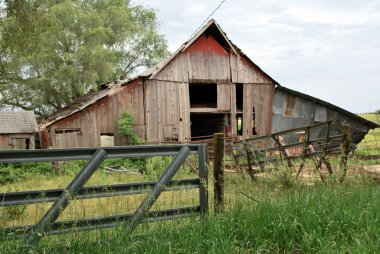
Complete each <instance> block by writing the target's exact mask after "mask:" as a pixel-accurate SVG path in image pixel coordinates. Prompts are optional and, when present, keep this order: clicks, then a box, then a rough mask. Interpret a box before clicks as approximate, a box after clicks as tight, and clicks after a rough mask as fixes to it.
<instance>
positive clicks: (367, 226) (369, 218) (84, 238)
mask: <svg viewBox="0 0 380 254" xmlns="http://www.w3.org/2000/svg"><path fill="white" fill-rule="evenodd" d="M283 174H284V173H283V172H282V173H281V172H278V173H273V174H271V175H267V176H265V177H261V178H259V179H258V180H257V181H256V182H251V181H250V180H249V178H248V177H245V178H243V177H242V175H241V174H236V173H231V174H226V185H225V187H226V211H225V212H224V213H222V214H218V215H216V214H214V213H213V211H212V209H211V210H210V213H209V215H208V216H207V217H206V218H205V219H204V220H201V219H200V218H198V217H196V218H192V219H180V220H175V221H167V222H159V223H151V224H144V225H140V226H139V227H138V229H137V231H136V232H135V233H134V234H133V235H132V236H130V235H128V234H127V233H126V230H125V227H124V226H123V225H120V226H119V227H117V228H114V229H108V230H97V231H91V232H78V233H71V234H66V235H57V236H46V237H43V238H42V240H41V241H40V242H39V243H38V244H37V245H36V246H34V247H32V249H30V250H29V253H376V252H377V251H378V250H379V249H380V240H379V239H380V188H379V186H378V185H375V184H374V183H373V182H372V181H370V180H368V179H366V178H363V177H362V176H352V177H351V178H350V179H348V182H347V184H344V185H337V184H334V183H330V184H327V185H325V184H321V183H320V181H318V179H317V178H316V179H315V182H314V184H312V185H310V183H308V184H306V182H303V181H299V180H298V179H296V178H294V177H293V176H291V175H288V176H287V177H288V179H286V181H285V180H284V177H283ZM187 176H189V174H188V172H187V171H185V172H181V173H180V174H179V175H178V176H177V177H187ZM190 176H191V175H190ZM192 176H193V177H194V176H196V175H195V174H193V175H192ZM69 179H70V177H69V176H66V175H63V176H54V177H52V176H51V177H50V180H49V181H47V180H48V179H47V178H43V177H42V176H36V177H31V179H26V180H24V181H20V182H17V181H16V182H14V183H12V184H10V185H9V186H8V187H10V186H11V188H12V189H17V188H18V189H24V188H23V187H27V188H29V187H30V186H32V185H36V186H37V185H38V186H39V188H42V189H43V188H45V187H52V186H54V185H53V183H54V182H55V183H58V184H60V185H61V186H64V185H65V184H66V183H67V182H68V181H69ZM126 179H128V180H126ZM144 179H146V176H140V179H139V176H136V175H134V176H130V175H129V174H112V175H109V174H106V173H104V172H98V173H97V174H96V175H95V176H94V179H92V183H93V184H98V183H99V182H107V183H111V182H123V181H140V180H144ZM211 181H212V180H211ZM1 189H2V190H1V191H3V190H4V189H5V187H2V188H1ZM209 191H210V198H211V199H210V204H212V197H213V193H212V186H211V185H210V186H209ZM142 198H143V195H140V196H138V197H134V198H126V199H124V198H116V199H115V198H111V199H98V200H87V201H78V202H74V204H72V205H70V206H69V207H68V209H67V210H66V211H65V212H64V216H63V218H64V219H77V218H83V217H96V216H99V215H111V214H118V213H121V212H126V211H127V210H129V211H132V210H133V209H134V208H135V207H136V206H137V205H138V204H139V202H140V201H141V200H142ZM252 198H254V199H255V200H257V201H258V202H257V201H254V200H253V199H252ZM197 202H198V193H197V191H188V190H187V191H186V190H185V191H181V192H173V193H166V194H165V195H162V196H161V197H160V199H159V200H158V203H157V205H156V207H154V208H153V209H156V208H159V207H160V206H162V207H178V206H182V205H191V204H197ZM46 208H47V207H45V206H44V205H39V206H38V205H36V206H30V207H29V208H28V209H27V210H26V211H25V212H24V213H23V214H21V215H20V216H16V218H14V219H13V220H11V219H10V218H9V215H10V214H12V211H9V210H7V209H4V208H2V209H1V210H0V216H1V222H2V224H1V225H2V227H5V226H10V225H19V224H28V223H32V222H35V221H36V220H37V219H38V218H39V217H40V216H42V214H43V211H44V210H46ZM13 212H14V211H13ZM0 238H1V236H0ZM22 251H23V250H22V241H6V242H3V243H0V253H21V252H22Z"/></svg>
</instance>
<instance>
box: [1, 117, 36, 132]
mask: <svg viewBox="0 0 380 254" xmlns="http://www.w3.org/2000/svg"><path fill="white" fill-rule="evenodd" d="M37 131H38V128H37V122H36V118H35V116H34V113H33V111H20V112H5V111H0V134H16V133H34V132H37Z"/></svg>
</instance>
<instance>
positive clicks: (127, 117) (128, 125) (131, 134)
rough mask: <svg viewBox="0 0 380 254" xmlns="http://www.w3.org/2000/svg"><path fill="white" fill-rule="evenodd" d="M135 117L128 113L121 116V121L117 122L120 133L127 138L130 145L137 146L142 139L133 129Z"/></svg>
mask: <svg viewBox="0 0 380 254" xmlns="http://www.w3.org/2000/svg"><path fill="white" fill-rule="evenodd" d="M132 124H133V116H132V115H131V114H129V113H128V112H124V113H123V114H121V117H120V119H119V120H118V122H117V127H118V129H119V132H120V133H121V134H122V135H124V136H126V137H127V141H128V144H129V145H135V144H138V143H140V138H139V137H138V136H137V135H136V133H135V130H134V129H133V126H132Z"/></svg>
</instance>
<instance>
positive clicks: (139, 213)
mask: <svg viewBox="0 0 380 254" xmlns="http://www.w3.org/2000/svg"><path fill="white" fill-rule="evenodd" d="M189 154H190V148H188V147H187V146H183V147H182V148H181V150H180V151H179V152H178V154H177V156H176V157H175V158H174V160H173V161H172V163H171V164H170V165H169V167H168V169H167V170H166V171H165V173H164V174H163V175H162V176H161V177H160V179H159V180H158V182H157V183H156V184H155V185H154V187H153V189H152V192H151V194H150V195H148V196H147V197H146V198H145V199H144V200H143V202H142V203H141V204H140V206H139V207H138V208H137V210H136V212H135V213H134V214H133V216H132V218H131V219H130V222H129V228H128V229H129V233H130V234H132V233H133V231H134V230H135V229H136V227H137V225H138V224H139V223H140V222H141V220H142V219H143V217H144V216H145V215H146V213H147V212H148V211H149V209H150V208H151V207H152V206H153V204H154V202H155V201H156V200H157V198H158V197H159V196H160V194H161V192H162V191H163V190H164V188H165V185H167V184H168V183H169V181H170V180H171V179H172V178H173V176H174V175H175V173H177V171H178V169H179V168H180V167H181V165H182V164H183V163H184V162H185V160H186V158H187V156H189Z"/></svg>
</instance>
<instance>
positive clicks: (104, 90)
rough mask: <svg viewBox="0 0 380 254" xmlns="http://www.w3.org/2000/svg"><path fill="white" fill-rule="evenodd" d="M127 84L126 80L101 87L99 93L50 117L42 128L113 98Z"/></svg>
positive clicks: (42, 124)
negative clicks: (107, 98)
mask: <svg viewBox="0 0 380 254" xmlns="http://www.w3.org/2000/svg"><path fill="white" fill-rule="evenodd" d="M126 83H127V81H126V80H120V81H116V82H112V83H108V84H102V85H100V86H99V90H98V91H93V92H91V93H89V94H87V95H85V96H83V97H80V98H78V99H76V100H74V101H73V102H72V103H71V104H70V105H68V106H66V107H64V108H63V109H61V110H58V111H56V112H55V113H53V114H52V115H50V116H49V117H48V118H47V119H46V120H44V121H43V122H42V123H41V126H42V127H48V126H50V125H52V124H53V123H55V122H57V121H59V120H61V119H64V118H66V117H68V116H70V115H73V114H75V113H76V112H78V111H81V110H83V109H85V108H87V107H88V106H90V105H92V104H94V103H96V102H98V101H99V100H101V99H103V98H106V97H108V96H111V95H113V94H115V93H117V92H118V91H120V89H121V88H122V87H123V86H124V85H125V84H126Z"/></svg>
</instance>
